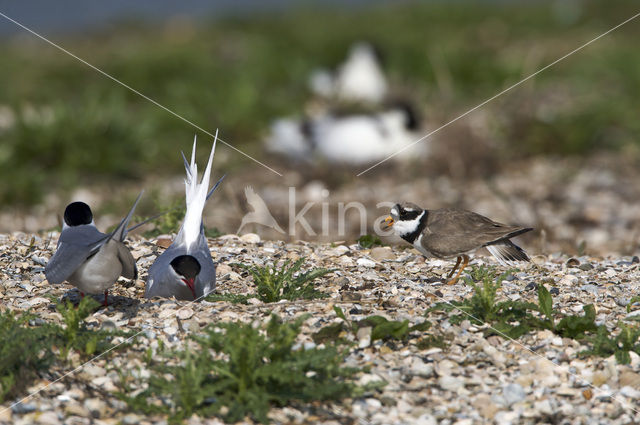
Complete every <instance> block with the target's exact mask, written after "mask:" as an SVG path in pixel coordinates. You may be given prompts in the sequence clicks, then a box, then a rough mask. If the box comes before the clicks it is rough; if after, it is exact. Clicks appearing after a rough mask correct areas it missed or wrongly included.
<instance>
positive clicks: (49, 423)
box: [36, 412, 62, 425]
mask: <svg viewBox="0 0 640 425" xmlns="http://www.w3.org/2000/svg"><path fill="white" fill-rule="evenodd" d="M36 423H38V424H41V425H57V424H60V423H62V421H60V418H58V415H57V414H56V413H55V412H42V413H41V414H39V415H38V418H37V419H36Z"/></svg>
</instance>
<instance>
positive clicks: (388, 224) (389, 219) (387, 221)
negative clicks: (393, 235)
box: [383, 216, 393, 229]
mask: <svg viewBox="0 0 640 425" xmlns="http://www.w3.org/2000/svg"><path fill="white" fill-rule="evenodd" d="M383 223H384V224H385V225H386V226H385V229H388V228H389V227H391V226H393V217H391V216H389V217H387V218H385V219H384V222H383Z"/></svg>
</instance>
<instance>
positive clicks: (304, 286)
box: [238, 257, 333, 303]
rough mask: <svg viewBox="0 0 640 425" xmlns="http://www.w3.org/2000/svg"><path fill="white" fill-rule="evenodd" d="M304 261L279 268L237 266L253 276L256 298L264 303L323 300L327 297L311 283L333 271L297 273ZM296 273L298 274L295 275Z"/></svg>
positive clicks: (321, 270) (313, 270)
mask: <svg viewBox="0 0 640 425" xmlns="http://www.w3.org/2000/svg"><path fill="white" fill-rule="evenodd" d="M304 261H305V258H304V257H302V258H299V259H298V260H296V261H295V262H294V263H293V264H291V260H286V261H285V262H284V264H283V265H282V266H281V267H280V268H278V267H276V266H270V265H266V266H247V265H245V264H238V265H239V266H240V267H241V268H243V269H244V270H246V271H248V272H249V273H250V274H251V276H253V282H254V284H255V285H256V290H257V291H256V292H257V297H258V299H260V300H261V301H263V302H265V303H273V302H277V301H280V300H297V299H306V300H310V299H315V298H325V297H326V296H327V295H326V294H325V293H323V292H320V291H318V290H317V289H316V288H315V286H314V284H313V281H314V280H315V279H317V278H319V277H321V276H324V275H326V274H327V273H331V272H332V271H333V270H332V269H324V268H319V269H311V270H309V271H306V272H304V273H298V272H300V270H301V268H302V264H303V263H304ZM296 273H298V274H297V275H296Z"/></svg>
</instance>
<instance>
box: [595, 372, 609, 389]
mask: <svg viewBox="0 0 640 425" xmlns="http://www.w3.org/2000/svg"><path fill="white" fill-rule="evenodd" d="M608 379H609V377H608V376H607V375H605V374H604V373H603V372H602V371H596V372H594V373H593V375H592V376H591V383H592V384H593V386H594V387H600V386H602V385H604V384H606V383H607V381H608Z"/></svg>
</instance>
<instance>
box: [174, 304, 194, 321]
mask: <svg viewBox="0 0 640 425" xmlns="http://www.w3.org/2000/svg"><path fill="white" fill-rule="evenodd" d="M176 316H177V317H178V319H180V320H189V319H191V318H192V317H193V310H192V309H191V308H189V307H183V308H181V309H180V310H178V312H177V313H176Z"/></svg>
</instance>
